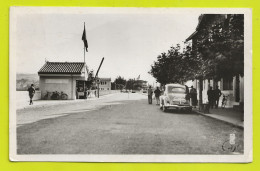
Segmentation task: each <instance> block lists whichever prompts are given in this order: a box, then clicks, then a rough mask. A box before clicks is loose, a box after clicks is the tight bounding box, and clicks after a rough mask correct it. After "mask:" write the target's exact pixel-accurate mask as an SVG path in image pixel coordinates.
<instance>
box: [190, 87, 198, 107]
mask: <svg viewBox="0 0 260 171" xmlns="http://www.w3.org/2000/svg"><path fill="white" fill-rule="evenodd" d="M190 98H191V105H192V107H195V108H196V105H197V90H196V89H195V88H193V86H191V90H190Z"/></svg>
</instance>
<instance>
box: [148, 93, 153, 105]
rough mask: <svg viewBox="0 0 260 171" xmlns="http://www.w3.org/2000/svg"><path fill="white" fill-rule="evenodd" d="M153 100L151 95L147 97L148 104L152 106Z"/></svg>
mask: <svg viewBox="0 0 260 171" xmlns="http://www.w3.org/2000/svg"><path fill="white" fill-rule="evenodd" d="M152 102H153V100H152V95H148V103H149V104H152Z"/></svg>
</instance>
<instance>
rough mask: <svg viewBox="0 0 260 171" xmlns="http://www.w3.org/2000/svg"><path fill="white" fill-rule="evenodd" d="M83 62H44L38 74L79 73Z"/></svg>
mask: <svg viewBox="0 0 260 171" xmlns="http://www.w3.org/2000/svg"><path fill="white" fill-rule="evenodd" d="M83 67H84V62H46V63H45V64H44V65H43V67H42V68H41V69H40V70H39V72H38V74H81V72H82V69H83Z"/></svg>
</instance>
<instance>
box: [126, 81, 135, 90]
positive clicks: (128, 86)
mask: <svg viewBox="0 0 260 171" xmlns="http://www.w3.org/2000/svg"><path fill="white" fill-rule="evenodd" d="M134 84H135V80H134V79H129V80H127V82H126V89H127V90H132V89H134Z"/></svg>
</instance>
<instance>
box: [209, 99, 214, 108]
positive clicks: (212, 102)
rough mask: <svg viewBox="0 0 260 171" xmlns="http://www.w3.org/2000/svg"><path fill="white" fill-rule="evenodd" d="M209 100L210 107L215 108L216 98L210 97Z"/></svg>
mask: <svg viewBox="0 0 260 171" xmlns="http://www.w3.org/2000/svg"><path fill="white" fill-rule="evenodd" d="M208 100H209V107H210V108H211V109H213V106H214V100H212V99H208Z"/></svg>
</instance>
